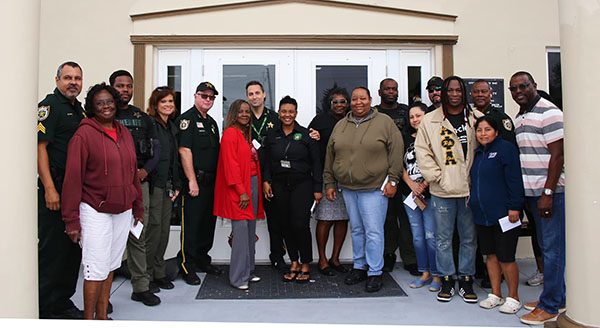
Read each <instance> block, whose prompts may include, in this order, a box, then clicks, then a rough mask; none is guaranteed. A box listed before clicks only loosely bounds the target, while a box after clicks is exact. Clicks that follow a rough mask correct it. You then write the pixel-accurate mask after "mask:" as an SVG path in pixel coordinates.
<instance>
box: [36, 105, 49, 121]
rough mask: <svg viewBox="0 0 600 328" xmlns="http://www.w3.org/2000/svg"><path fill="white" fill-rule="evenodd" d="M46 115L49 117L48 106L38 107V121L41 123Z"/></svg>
mask: <svg viewBox="0 0 600 328" xmlns="http://www.w3.org/2000/svg"><path fill="white" fill-rule="evenodd" d="M48 115H50V106H40V107H38V111H37V117H38V121H40V122H41V121H43V120H45V119H47V118H48Z"/></svg>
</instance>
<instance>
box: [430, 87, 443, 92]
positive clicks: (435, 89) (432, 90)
mask: <svg viewBox="0 0 600 328" xmlns="http://www.w3.org/2000/svg"><path fill="white" fill-rule="evenodd" d="M441 90H442V87H435V88H431V89H428V91H429V93H433V92H434V91H441Z"/></svg>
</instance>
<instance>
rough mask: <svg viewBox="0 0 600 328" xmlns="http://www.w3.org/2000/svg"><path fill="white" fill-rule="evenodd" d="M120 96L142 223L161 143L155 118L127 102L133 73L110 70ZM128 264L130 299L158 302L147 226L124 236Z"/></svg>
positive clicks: (119, 113) (150, 303)
mask: <svg viewBox="0 0 600 328" xmlns="http://www.w3.org/2000/svg"><path fill="white" fill-rule="evenodd" d="M108 81H109V82H110V85H111V86H112V87H114V88H115V89H116V90H117V91H118V92H119V96H120V97H121V99H120V100H121V105H120V107H119V108H118V110H117V116H116V120H117V121H119V123H121V124H123V125H124V126H125V127H126V128H127V130H129V132H130V133H131V136H132V137H133V143H134V144H135V155H136V157H137V166H138V171H137V173H138V177H139V178H140V184H141V186H142V196H143V198H142V199H143V206H144V224H146V223H147V222H148V221H149V220H148V216H149V213H150V211H149V210H148V209H149V207H150V190H151V189H152V188H151V184H152V182H151V181H150V179H149V174H150V173H151V172H152V171H153V170H154V168H155V167H156V165H157V164H158V161H159V160H160V142H159V141H158V137H157V132H156V126H155V124H154V120H153V119H152V118H151V117H150V116H148V114H146V113H144V112H143V111H142V110H141V109H139V108H137V107H135V106H133V105H130V104H129V102H130V101H131V98H132V97H133V76H131V73H129V72H128V71H125V70H118V71H115V72H113V73H112V74H111V75H110V77H109V78H108ZM127 267H128V268H129V272H130V273H131V288H132V289H133V292H132V293H131V299H132V300H134V301H138V302H142V303H144V305H147V306H154V305H158V304H160V298H159V297H158V296H156V295H154V293H158V292H159V291H160V289H159V288H158V286H157V285H156V284H155V283H154V282H152V281H150V274H149V273H148V266H147V263H146V227H145V226H144V228H143V229H142V232H141V234H140V236H139V238H136V237H135V236H134V235H133V234H132V233H130V234H129V236H128V238H127Z"/></svg>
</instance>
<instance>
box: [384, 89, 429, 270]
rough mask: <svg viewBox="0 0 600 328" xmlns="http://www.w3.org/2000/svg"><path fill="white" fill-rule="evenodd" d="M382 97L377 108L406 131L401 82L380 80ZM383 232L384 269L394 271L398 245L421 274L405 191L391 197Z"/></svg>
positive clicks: (404, 258) (410, 265)
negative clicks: (401, 98)
mask: <svg viewBox="0 0 600 328" xmlns="http://www.w3.org/2000/svg"><path fill="white" fill-rule="evenodd" d="M379 96H380V97H381V104H379V105H377V106H375V108H377V110H378V111H379V112H380V113H383V114H386V115H388V116H389V117H390V118H391V119H392V120H393V121H394V123H395V124H396V126H397V127H398V129H399V130H400V132H402V130H403V129H404V127H405V126H406V125H407V124H408V106H406V105H405V104H400V103H398V82H396V81H395V80H394V79H391V78H386V79H383V80H382V81H381V82H380V83H379ZM400 183H403V182H400ZM383 231H384V239H385V246H384V252H383V261H384V265H383V271H387V272H391V271H392V270H394V264H395V263H396V248H398V249H399V250H400V257H401V258H402V263H403V264H404V269H406V270H407V271H408V272H410V274H412V275H413V276H418V275H420V273H419V270H418V267H417V257H416V255H415V250H414V246H413V242H412V233H411V230H410V223H409V222H408V216H407V215H406V210H405V209H404V205H403V204H402V193H396V195H395V196H394V197H393V198H390V200H389V202H388V209H387V215H386V218H385V225H384V228H383Z"/></svg>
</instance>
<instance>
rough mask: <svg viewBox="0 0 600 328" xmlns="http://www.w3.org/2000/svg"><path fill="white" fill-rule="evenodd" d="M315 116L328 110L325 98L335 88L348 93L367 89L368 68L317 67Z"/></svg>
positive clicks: (327, 102)
mask: <svg viewBox="0 0 600 328" xmlns="http://www.w3.org/2000/svg"><path fill="white" fill-rule="evenodd" d="M316 70H317V75H316V76H317V83H316V84H317V90H316V93H315V94H316V97H317V99H316V104H317V114H318V113H320V112H321V111H323V110H329V101H328V99H327V96H328V94H329V91H330V90H332V89H335V88H346V90H347V91H348V93H350V92H352V89H354V88H356V87H368V81H367V80H368V78H367V76H368V75H367V72H368V66H366V65H365V66H337V65H331V66H317V67H316Z"/></svg>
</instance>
